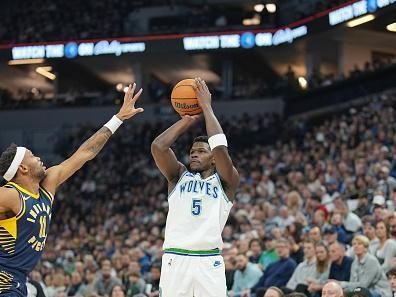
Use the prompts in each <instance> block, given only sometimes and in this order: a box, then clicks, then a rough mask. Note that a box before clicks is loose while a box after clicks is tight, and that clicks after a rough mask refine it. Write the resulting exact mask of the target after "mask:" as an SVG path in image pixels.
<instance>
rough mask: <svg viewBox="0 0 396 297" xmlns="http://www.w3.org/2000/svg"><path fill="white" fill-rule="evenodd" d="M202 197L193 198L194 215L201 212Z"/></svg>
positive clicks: (192, 208) (192, 209)
mask: <svg viewBox="0 0 396 297" xmlns="http://www.w3.org/2000/svg"><path fill="white" fill-rule="evenodd" d="M201 204H202V199H193V200H192V205H191V213H192V214H193V215H194V216H199V215H200V214H201V209H202V208H201V207H202V205H201Z"/></svg>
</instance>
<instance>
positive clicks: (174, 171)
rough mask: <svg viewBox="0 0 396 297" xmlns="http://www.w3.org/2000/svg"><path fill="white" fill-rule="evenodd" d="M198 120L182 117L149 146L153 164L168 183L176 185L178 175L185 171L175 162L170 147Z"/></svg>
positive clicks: (183, 167)
mask: <svg viewBox="0 0 396 297" xmlns="http://www.w3.org/2000/svg"><path fill="white" fill-rule="evenodd" d="M198 119H199V116H183V117H182V118H181V119H180V120H179V121H177V122H176V123H174V124H173V125H172V126H170V127H169V128H168V129H166V130H165V131H164V132H162V133H161V134H160V135H159V136H158V137H157V138H156V139H154V141H153V143H152V144H151V154H152V155H153V158H154V161H155V164H156V165H157V167H158V169H159V170H160V171H161V173H162V174H163V175H164V176H165V177H166V179H167V180H168V182H169V183H176V182H177V180H178V179H179V177H180V174H181V173H182V172H183V171H184V170H185V166H184V165H183V164H182V163H180V162H179V161H178V160H177V158H176V156H175V153H174V152H173V150H172V149H171V145H172V144H173V143H175V141H176V140H177V139H178V138H179V136H180V135H182V134H183V133H184V132H186V131H187V130H188V129H189V128H190V127H191V126H193V125H194V124H195V123H196V122H197V121H198Z"/></svg>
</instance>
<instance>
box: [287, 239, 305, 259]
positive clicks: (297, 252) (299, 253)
mask: <svg viewBox="0 0 396 297" xmlns="http://www.w3.org/2000/svg"><path fill="white" fill-rule="evenodd" d="M288 241H289V248H290V258H292V259H293V260H294V261H295V262H296V264H300V263H301V262H302V261H304V248H303V247H302V245H301V244H298V243H296V242H295V240H294V238H293V237H289V238H288Z"/></svg>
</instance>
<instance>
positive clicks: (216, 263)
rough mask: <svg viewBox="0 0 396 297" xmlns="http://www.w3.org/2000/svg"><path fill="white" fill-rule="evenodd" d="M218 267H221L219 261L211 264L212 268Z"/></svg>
mask: <svg viewBox="0 0 396 297" xmlns="http://www.w3.org/2000/svg"><path fill="white" fill-rule="evenodd" d="M220 265H221V262H220V261H216V262H214V263H213V266H214V267H217V266H220Z"/></svg>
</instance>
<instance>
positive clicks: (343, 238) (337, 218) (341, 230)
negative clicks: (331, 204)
mask: <svg viewBox="0 0 396 297" xmlns="http://www.w3.org/2000/svg"><path fill="white" fill-rule="evenodd" d="M331 226H332V227H333V230H335V231H336V232H337V241H339V242H342V243H343V244H348V243H350V241H348V236H347V232H346V231H345V227H344V224H343V218H342V215H341V214H340V213H338V212H334V213H333V215H332V216H331Z"/></svg>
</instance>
